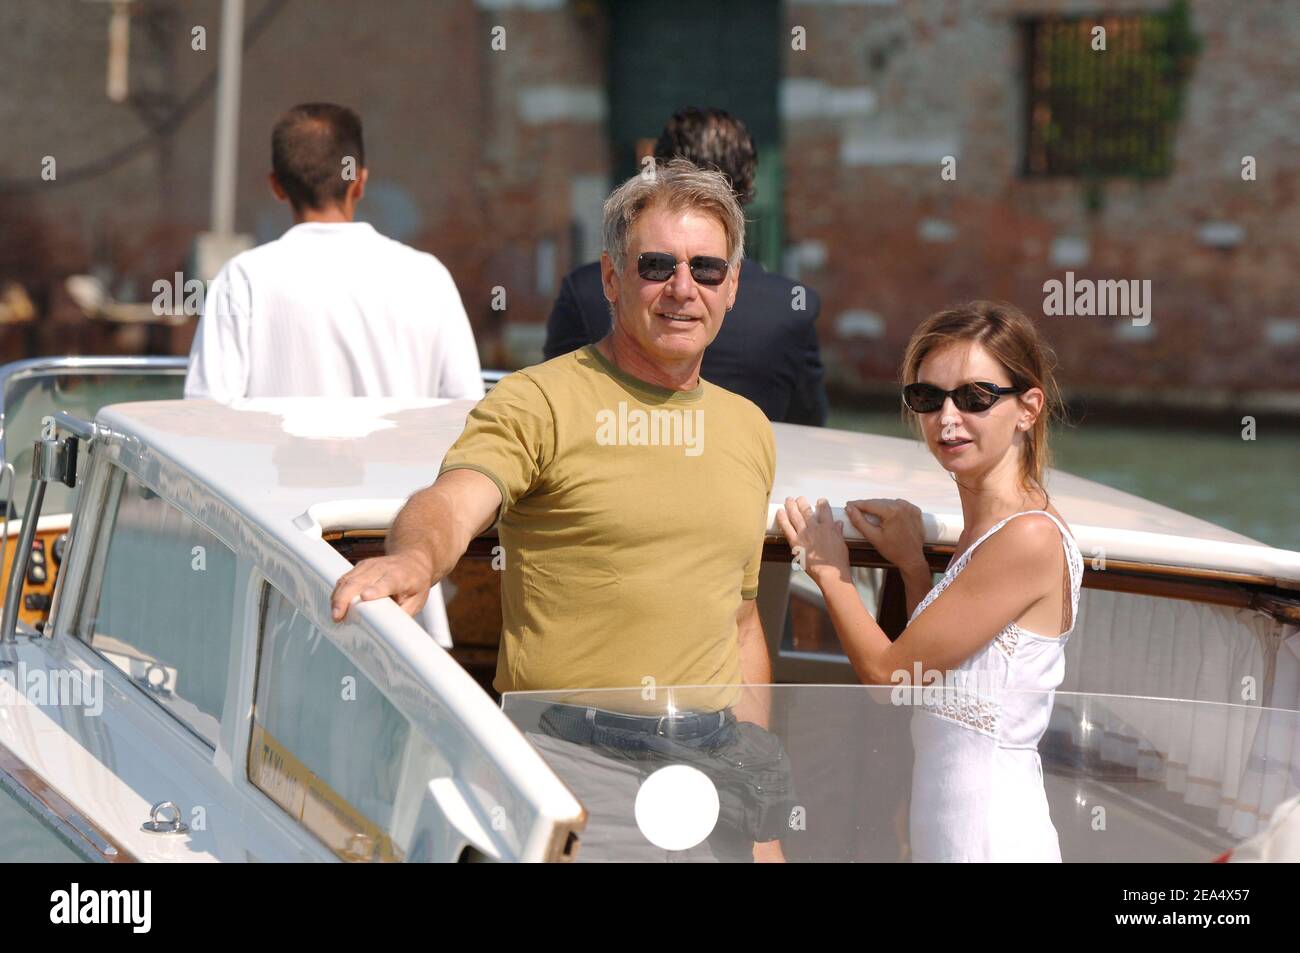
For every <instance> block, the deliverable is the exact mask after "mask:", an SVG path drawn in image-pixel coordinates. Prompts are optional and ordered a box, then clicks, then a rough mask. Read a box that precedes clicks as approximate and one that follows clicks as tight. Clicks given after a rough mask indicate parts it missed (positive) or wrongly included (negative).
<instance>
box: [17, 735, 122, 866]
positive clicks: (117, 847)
mask: <svg viewBox="0 0 1300 953" xmlns="http://www.w3.org/2000/svg"><path fill="white" fill-rule="evenodd" d="M0 774H3V775H4V776H5V779H6V781H7V786H10V787H13V788H17V789H18V790H19V791H20V792H22V793H21V795H20V796H22V795H25V796H26V799H27V800H28V801H29V803H30V804H32V805H33V806H34V807H36V808H37V809H38V810H41V811H43V812H44V813H45V815H46V819H47V820H48V821H50V822H51V823H52V824H53V826H54V827H55V828H56V829H57V830H58V833H59V835H60V836H61V837H62V838H63V840H64V841H65V842H71V843H73V844H75V845H76V846H75V847H73V848H72V849H73V850H75V851H76V852H77V853H79V854H81V855H83V856H85V857H87V858H88V859H90V860H92V861H99V862H101V863H106V864H133V863H136V862H137V861H138V860H139V858H137V857H136V856H135V855H134V854H132V853H131V852H130V851H129V850H127V849H126V848H125V847H123V846H122V845H121V843H119V842H118V841H117V840H116V839H115V838H114V837H113V836H112V835H111V834H109V833H108V832H107V831H105V830H104V829H103V828H102V827H100V826H99V825H98V824H96V823H95V822H94V821H93V820H91V819H90V818H89V817H87V816H86V815H85V814H83V813H82V812H81V811H79V810H78V809H77V808H76V807H74V806H73V804H72V802H71V801H69V800H68V799H67V798H65V797H64V796H63V795H62V794H60V793H59V792H58V791H56V790H55V789H54V788H53V787H51V786H50V785H49V784H48V783H46V781H45V779H44V778H42V777H41V776H40V775H39V774H37V773H36V772H35V771H33V770H32V769H31V768H29V767H28V766H27V764H26V762H24V761H23V760H22V759H20V758H19V757H18V756H17V755H16V754H14V753H13V752H12V751H11V750H10V749H9V748H8V747H7V746H6V745H3V744H0ZM95 838H98V840H99V843H96V842H95Z"/></svg>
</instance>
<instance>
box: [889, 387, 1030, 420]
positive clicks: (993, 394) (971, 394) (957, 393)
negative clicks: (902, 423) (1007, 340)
mask: <svg viewBox="0 0 1300 953" xmlns="http://www.w3.org/2000/svg"><path fill="white" fill-rule="evenodd" d="M1026 390H1028V388H1027V387H1002V386H1000V385H998V384H990V383H988V382H986V381H972V382H971V383H969V384H962V385H961V386H960V387H954V388H953V389H952V390H943V389H942V388H939V387H935V386H934V385H933V384H921V383H916V384H908V385H907V386H906V387H904V388H903V403H905V404H906V405H907V406H908V409H910V410H913V411H915V412H916V413H918V414H929V413H933V412H934V411H936V410H938V409H939V408H940V407H942V406H943V402H944V400H946V399H947V398H948V397H949V396H951V397H952V402H953V403H954V404H956V405H957V409H958V410H960V411H962V412H963V413H967V414H971V413H979V412H980V411H981V410H988V409H989V408H990V407H992V406H993V405H994V404H996V403H997V402H998V400H999V399H1000V398H1001V397H1002V395H1003V394H1023V393H1024V392H1025V391H1026Z"/></svg>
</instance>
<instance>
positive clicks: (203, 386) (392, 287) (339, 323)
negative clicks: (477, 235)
mask: <svg viewBox="0 0 1300 953" xmlns="http://www.w3.org/2000/svg"><path fill="white" fill-rule="evenodd" d="M185 396H186V397H209V398H212V399H213V400H219V401H222V402H223V403H230V402H231V401H234V400H237V399H239V398H241V397H446V398H450V399H460V398H469V399H473V400H477V399H479V398H480V397H482V396H483V374H482V369H481V368H480V366H479V360H478V348H477V347H476V345H475V343H474V332H473V331H472V330H471V328H470V324H469V317H468V315H466V314H465V306H464V305H463V304H462V303H461V300H460V293H459V292H458V291H457V290H456V283H455V282H454V281H453V280H452V277H451V273H450V272H449V271H447V269H446V267H444V266H443V264H442V263H441V262H440V261H438V259H436V258H434V257H433V256H432V255H430V254H428V253H427V252H422V251H416V250H415V249H414V248H410V247H409V246H407V245H403V244H402V243H401V242H396V241H393V240H392V239H391V238H385V237H384V236H383V235H380V234H379V233H378V232H377V231H375V230H374V228H373V227H371V226H370V225H369V224H367V223H365V222H303V223H302V224H300V225H295V226H293V228H291V229H289V230H288V231H287V232H285V233H284V235H283V236H281V237H280V238H279V239H278V240H276V241H273V242H268V243H267V244H265V245H260V246H258V247H257V248H252V249H249V250H248V251H246V252H242V253H241V254H238V255H236V256H235V257H234V258H232V259H231V260H230V261H228V262H227V263H226V264H225V266H224V267H223V268H222V269H221V271H220V272H218V274H217V277H216V278H215V279H213V281H212V284H211V285H209V287H208V294H207V299H206V301H205V302H204V308H203V317H202V318H201V319H200V320H199V326H198V330H197V331H196V332H195V334H194V345H193V347H192V348H191V350H190V369H189V374H188V375H187V376H186V378H185ZM419 619H420V622H421V623H422V624H423V626H424V628H425V629H426V630H427V631H428V632H429V634H430V635H432V636H433V637H434V639H435V640H436V641H437V642H438V644H440V645H442V646H443V647H444V648H450V647H451V644H452V643H451V632H450V626H449V625H448V623H447V610H446V607H445V605H444V603H443V600H442V592H441V587H440V586H434V587H433V589H432V590H431V591H430V593H429V601H428V602H427V603H425V606H424V609H423V610H422V611H421V613H420V617H419Z"/></svg>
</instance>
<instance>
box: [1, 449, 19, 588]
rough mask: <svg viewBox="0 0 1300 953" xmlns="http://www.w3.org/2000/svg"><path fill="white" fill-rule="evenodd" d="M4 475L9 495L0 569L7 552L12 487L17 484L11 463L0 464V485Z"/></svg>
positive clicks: (12, 505)
mask: <svg viewBox="0 0 1300 953" xmlns="http://www.w3.org/2000/svg"><path fill="white" fill-rule="evenodd" d="M6 474H8V476H9V495H8V496H6V497H5V514H4V516H5V529H4V537H3V539H2V540H0V567H3V566H4V564H5V555H6V554H7V553H8V552H9V520H10V518H11V517H10V514H11V513H13V511H14V485H15V484H16V483H17V482H18V477H17V476H16V475H15V474H14V465H13V464H12V463H8V462H6V463H3V464H0V484H3V483H4V479H5V475H6Z"/></svg>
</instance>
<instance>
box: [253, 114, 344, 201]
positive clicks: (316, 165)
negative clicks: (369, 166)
mask: <svg viewBox="0 0 1300 953" xmlns="http://www.w3.org/2000/svg"><path fill="white" fill-rule="evenodd" d="M349 158H351V159H352V160H353V162H352V163H351V165H352V168H353V170H354V171H355V170H359V169H362V168H364V167H365V164H366V150H365V146H364V145H363V143H362V141H361V117H360V116H358V115H357V114H356V113H355V112H353V111H352V110H351V109H348V108H347V107H346V106H336V105H335V104H333V103H303V104H302V105H299V106H294V107H293V108H292V109H290V110H289V111H288V112H286V113H285V114H284V115H283V116H281V117H280V118H279V119H278V120H277V121H276V123H275V128H274V129H273V130H271V169H272V171H274V172H275V178H276V180H277V181H278V182H279V183H280V187H281V188H282V189H284V191H285V194H286V195H288V196H289V203H290V204H291V205H292V206H293V207H294V208H295V209H304V208H308V209H321V208H326V207H327V206H330V205H335V204H338V203H339V202H341V201H343V197H344V196H345V195H347V191H348V186H349V185H350V184H351V180H350V179H347V178H344V174H343V173H344V171H345V170H346V169H347V168H348V164H347V162H346V160H347V159H349Z"/></svg>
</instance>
